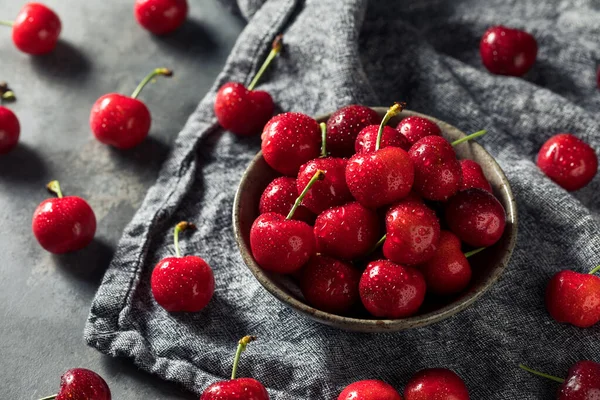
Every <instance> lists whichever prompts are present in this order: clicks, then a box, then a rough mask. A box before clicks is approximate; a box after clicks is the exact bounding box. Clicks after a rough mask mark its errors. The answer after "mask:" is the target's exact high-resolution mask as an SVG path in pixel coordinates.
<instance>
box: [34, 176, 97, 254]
mask: <svg viewBox="0 0 600 400" xmlns="http://www.w3.org/2000/svg"><path fill="white" fill-rule="evenodd" d="M47 187H48V190H50V191H51V192H53V193H56V194H57V195H58V198H52V199H47V200H44V201H42V202H41V203H40V205H39V206H38V207H37V208H36V209H35V212H34V213H33V221H32V224H31V227H32V229H33V234H34V235H35V238H36V239H37V241H38V242H39V243H40V245H41V246H42V247H43V248H44V249H46V250H48V251H49V252H51V253H55V254H61V253H69V252H72V251H77V250H80V249H83V248H84V247H85V246H87V245H88V244H90V242H91V241H92V240H93V239H94V234H95V233H96V216H95V215H94V211H92V208H91V207H90V206H89V204H88V203H87V202H86V201H85V200H83V199H82V198H81V197H77V196H67V197H63V195H62V192H61V190H60V185H59V183H58V181H52V182H50V183H49V184H48V186H47Z"/></svg>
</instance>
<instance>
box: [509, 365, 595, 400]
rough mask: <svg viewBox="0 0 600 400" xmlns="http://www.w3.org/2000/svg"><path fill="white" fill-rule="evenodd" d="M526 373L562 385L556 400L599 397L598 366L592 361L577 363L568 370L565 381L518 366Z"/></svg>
mask: <svg viewBox="0 0 600 400" xmlns="http://www.w3.org/2000/svg"><path fill="white" fill-rule="evenodd" d="M519 367H521V368H522V369H524V370H525V371H527V372H531V373H532V374H535V375H538V376H541V377H543V378H547V379H551V380H553V381H555V382H558V383H562V385H561V386H560V390H559V392H558V397H557V400H594V399H597V398H598V396H599V395H600V379H598V377H599V376H600V364H598V363H597V362H594V361H578V362H576V363H575V364H573V366H572V367H571V368H570V369H569V373H568V375H567V379H562V378H558V377H556V376H552V375H548V374H544V373H542V372H539V371H536V370H533V369H531V368H529V367H526V366H525V365H523V364H520V365H519Z"/></svg>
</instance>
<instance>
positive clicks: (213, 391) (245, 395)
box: [200, 336, 269, 400]
mask: <svg viewBox="0 0 600 400" xmlns="http://www.w3.org/2000/svg"><path fill="white" fill-rule="evenodd" d="M255 339H256V338H255V337H254V336H245V337H244V338H242V339H241V340H240V341H239V343H238V349H237V352H236V354H235V359H234V360H233V371H232V373H231V380H229V381H222V382H216V383H213V384H212V385H210V386H209V387H207V388H206V389H205V390H204V392H202V395H201V396H200V400H269V394H268V393H267V390H266V389H265V387H264V386H263V385H262V384H261V383H260V382H259V381H257V380H256V379H252V378H237V379H236V375H237V367H238V364H239V361H240V356H241V355H242V352H243V351H244V350H246V346H247V345H248V343H250V342H252V341H254V340H255Z"/></svg>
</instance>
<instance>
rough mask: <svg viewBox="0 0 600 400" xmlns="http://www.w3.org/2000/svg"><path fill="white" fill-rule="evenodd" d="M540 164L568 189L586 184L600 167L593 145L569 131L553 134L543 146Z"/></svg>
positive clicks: (538, 162)
mask: <svg viewBox="0 0 600 400" xmlns="http://www.w3.org/2000/svg"><path fill="white" fill-rule="evenodd" d="M537 165H538V167H539V168H540V169H541V170H542V171H543V172H544V173H545V174H546V175H547V176H548V177H549V178H550V179H552V180H553V181H554V182H556V183H557V184H559V185H560V186H561V187H563V188H564V189H566V190H568V191H573V190H578V189H581V188H582V187H584V186H586V185H587V184H588V183H590V181H591V180H592V179H593V178H594V176H595V175H596V172H597V171H598V156H597V155H596V152H595V151H594V149H592V148H591V147H590V145H589V144H587V143H585V142H584V141H583V140H581V139H579V138H577V137H575V136H573V135H571V134H570V133H560V134H558V135H555V136H552V137H551V138H550V139H548V141H547V142H546V143H544V145H543V146H542V148H541V149H540V152H539V153H538V156H537Z"/></svg>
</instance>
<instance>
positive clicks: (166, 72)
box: [131, 68, 173, 99]
mask: <svg viewBox="0 0 600 400" xmlns="http://www.w3.org/2000/svg"><path fill="white" fill-rule="evenodd" d="M156 76H166V77H171V76H173V71H172V70H170V69H168V68H156V69H154V71H152V72H150V73H149V74H148V75H146V77H145V78H144V79H142V81H141V82H140V84H139V85H138V86H137V87H136V88H135V90H134V91H133V93H132V94H131V98H132V99H137V97H138V96H139V95H140V93H141V92H142V89H144V87H145V86H146V85H147V84H148V82H150V81H151V80H152V79H154V77H156Z"/></svg>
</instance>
